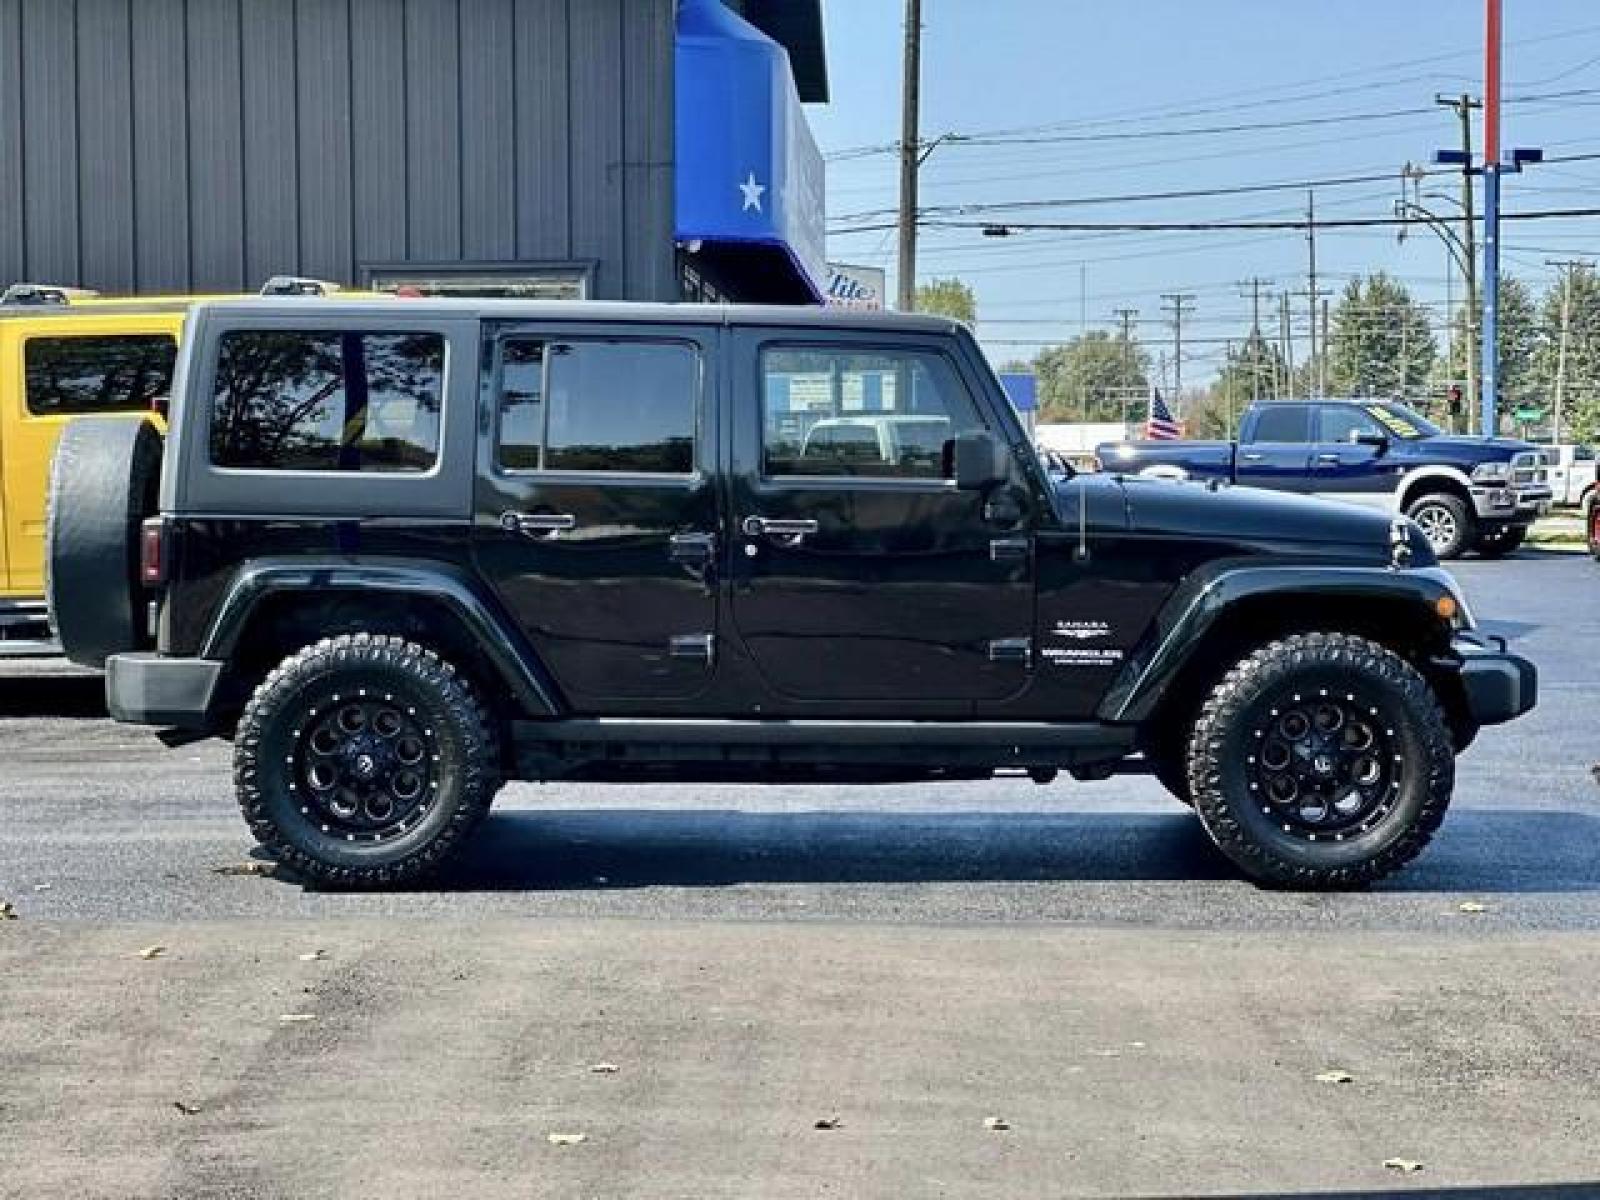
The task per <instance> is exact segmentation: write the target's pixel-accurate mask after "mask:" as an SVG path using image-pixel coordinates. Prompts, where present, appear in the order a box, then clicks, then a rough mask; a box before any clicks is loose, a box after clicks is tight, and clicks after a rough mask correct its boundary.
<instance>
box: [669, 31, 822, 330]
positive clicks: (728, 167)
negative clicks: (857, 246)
mask: <svg viewBox="0 0 1600 1200" xmlns="http://www.w3.org/2000/svg"><path fill="white" fill-rule="evenodd" d="M676 86H677V105H676V109H677V111H676V128H677V238H678V241H679V242H680V243H685V244H690V243H694V242H711V243H719V244H726V243H749V244H753V245H760V246H767V247H773V248H777V249H781V250H783V251H784V252H785V254H786V257H787V259H788V261H789V263H790V264H791V265H792V267H793V269H794V270H795V272H796V275H797V276H798V278H799V280H800V282H802V283H803V284H804V285H805V287H806V288H807V290H809V291H810V292H811V293H812V294H813V295H814V297H815V298H816V299H817V300H818V301H819V302H820V301H821V299H822V295H823V291H824V289H825V287H826V285H827V278H828V273H827V251H826V243H825V240H824V225H823V221H824V215H825V189H824V168H823V162H822V155H821V153H820V152H819V151H818V149H817V144H816V141H815V140H814V139H813V138H812V136H811V129H810V127H809V126H808V125H807V124H806V118H805V111H804V110H803V109H802V108H801V105H800V97H799V94H798V93H797V92H796V90H795V85H794V75H793V73H792V72H791V70H790V68H789V56H788V53H787V52H786V51H785V50H784V48H783V47H782V46H780V45H778V43H776V42H774V41H773V40H772V39H771V38H769V37H767V35H766V34H764V33H762V32H761V31H760V30H759V29H757V28H755V26H753V25H751V24H749V23H748V22H747V21H745V20H744V19H743V18H741V17H739V16H738V15H737V14H735V13H734V12H732V11H731V10H729V9H728V8H727V7H725V6H724V5H723V4H722V3H721V0H683V3H682V4H681V5H680V7H679V9H678V36H677V85H676Z"/></svg>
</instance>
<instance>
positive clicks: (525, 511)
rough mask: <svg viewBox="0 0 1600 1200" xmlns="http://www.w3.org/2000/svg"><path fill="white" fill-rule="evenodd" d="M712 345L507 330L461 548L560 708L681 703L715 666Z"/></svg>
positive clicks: (593, 331) (657, 334)
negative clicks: (472, 557) (472, 556)
mask: <svg viewBox="0 0 1600 1200" xmlns="http://www.w3.org/2000/svg"><path fill="white" fill-rule="evenodd" d="M715 346H716V334H715V331H714V330H710V331H708V330H706V329H705V328H684V329H681V330H671V329H657V328H652V329H651V330H650V331H649V333H648V334H647V335H646V334H640V333H637V332H629V331H628V330H627V329H626V328H622V329H619V330H618V331H617V332H615V333H607V332H604V331H602V330H599V329H597V328H596V327H593V326H590V327H586V328H584V329H583V330H581V331H579V330H570V331H563V330H562V329H560V328H528V327H508V328H506V329H503V330H502V331H501V332H500V333H499V334H498V336H496V337H495V338H494V339H493V346H492V348H493V353H492V362H491V364H490V365H489V367H488V370H489V372H490V375H489V379H488V386H487V387H486V388H485V392H486V396H487V400H486V407H487V409H488V411H487V412H486V413H485V414H484V420H483V424H484V426H485V429H486V436H485V437H484V439H483V445H482V449H481V450H480V458H481V460H482V462H481V469H480V470H479V473H478V478H479V482H478V498H477V505H476V508H477V513H476V519H475V529H474V538H475V543H476V554H477V561H478V564H479V569H480V570H481V571H482V572H483V573H484V574H485V575H486V576H487V577H488V578H489V579H490V580H491V581H492V582H493V585H494V587H495V588H496V589H497V591H498V592H499V594H500V597H501V599H502V600H503V601H504V603H505V604H506V606H507V607H508V608H509V609H510V611H511V613H512V615H513V616H514V617H515V619H516V620H517V622H518V623H519V624H520V625H521V627H522V630H523V632H524V633H525V634H526V635H527V637H528V639H529V641H530V642H531V643H532V645H533V648H534V649H535V651H536V652H537V653H538V655H539V657H540V660H541V661H542V663H543V664H544V666H545V668H546V669H547V670H548V671H549V672H550V674H551V675H552V676H553V677H554V679H555V681H556V683H557V684H558V685H559V687H560V688H561V690H562V692H563V693H564V695H565V696H566V699H567V701H568V703H569V705H570V706H571V707H572V709H573V711H575V712H578V713H585V712H588V713H593V712H616V711H619V710H626V709H628V708H629V707H630V706H632V707H636V708H640V709H654V708H657V707H659V706H661V705H662V704H666V705H667V706H669V707H671V706H672V705H674V704H678V705H682V704H686V703H689V704H691V706H692V700H693V698H694V697H695V696H697V695H698V694H699V693H701V692H703V691H704V690H705V689H706V688H708V687H709V686H710V683H711V679H712V675H713V672H714V670H715V665H716V661H717V656H718V648H717V644H716V636H715V635H716V628H717V598H716V589H717V586H718V580H717V571H716V557H717V528H718V522H717V493H716V488H715V486H714V485H713V482H712V481H713V478H714V471H713V468H712V461H711V451H710V449H709V447H710V445H711V443H710V440H709V438H708V437H706V436H705V430H706V429H707V428H708V414H709V411H710V410H709V408H708V404H707V398H708V397H709V396H711V395H712V394H713V393H712V387H713V383H714V379H715V376H714V363H715V354H714V349H715Z"/></svg>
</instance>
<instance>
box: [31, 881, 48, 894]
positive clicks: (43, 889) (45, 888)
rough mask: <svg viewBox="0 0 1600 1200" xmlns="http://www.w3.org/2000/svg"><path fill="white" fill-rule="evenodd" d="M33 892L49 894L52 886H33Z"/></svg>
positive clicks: (44, 884) (43, 884)
mask: <svg viewBox="0 0 1600 1200" xmlns="http://www.w3.org/2000/svg"><path fill="white" fill-rule="evenodd" d="M33 890H34V891H36V892H48V891H49V890H50V885H49V884H48V883H36V884H34V885H33Z"/></svg>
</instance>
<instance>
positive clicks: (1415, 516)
mask: <svg viewBox="0 0 1600 1200" xmlns="http://www.w3.org/2000/svg"><path fill="white" fill-rule="evenodd" d="M1406 516H1408V517H1410V518H1411V519H1412V520H1413V521H1415V522H1416V523H1417V524H1418V525H1419V526H1420V527H1421V529H1422V535H1423V536H1424V537H1425V538H1427V539H1428V544H1429V545H1430V546H1432V547H1433V552H1434V553H1435V554H1437V555H1438V556H1439V557H1440V558H1460V557H1461V556H1462V555H1463V554H1465V553H1466V551H1467V547H1468V546H1470V545H1471V544H1472V542H1473V539H1474V522H1473V519H1472V513H1471V511H1470V510H1469V509H1468V508H1467V505H1466V502H1465V501H1464V500H1462V499H1461V498H1460V497H1459V496H1452V495H1450V494H1449V493H1448V492H1429V493H1428V494H1427V495H1426V496H1420V497H1418V498H1417V499H1416V500H1413V501H1412V502H1411V503H1410V504H1409V505H1407V506H1406Z"/></svg>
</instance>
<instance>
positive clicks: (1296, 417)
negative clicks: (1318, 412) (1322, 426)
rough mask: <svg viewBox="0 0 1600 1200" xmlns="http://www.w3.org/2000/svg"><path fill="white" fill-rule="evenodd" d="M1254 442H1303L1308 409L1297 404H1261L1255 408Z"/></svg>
mask: <svg viewBox="0 0 1600 1200" xmlns="http://www.w3.org/2000/svg"><path fill="white" fill-rule="evenodd" d="M1257 413H1258V415H1257V417H1256V427H1255V433H1254V435H1253V437H1252V438H1251V440H1252V441H1256V442H1303V441H1305V440H1306V432H1307V429H1306V426H1307V424H1308V422H1307V420H1306V418H1307V417H1308V416H1309V413H1308V411H1307V410H1306V409H1305V408H1304V407H1303V406H1302V405H1299V404H1263V405H1262V406H1261V408H1260V409H1258V410H1257Z"/></svg>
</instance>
